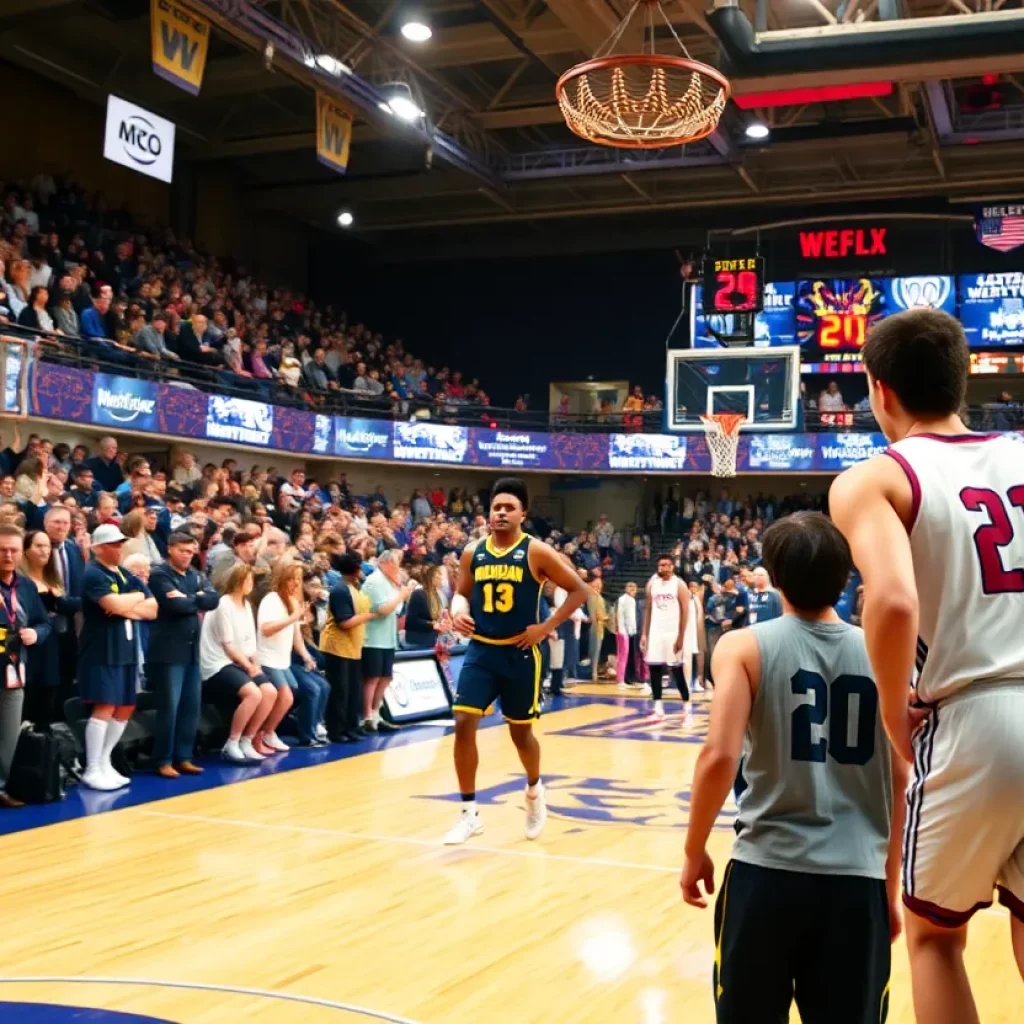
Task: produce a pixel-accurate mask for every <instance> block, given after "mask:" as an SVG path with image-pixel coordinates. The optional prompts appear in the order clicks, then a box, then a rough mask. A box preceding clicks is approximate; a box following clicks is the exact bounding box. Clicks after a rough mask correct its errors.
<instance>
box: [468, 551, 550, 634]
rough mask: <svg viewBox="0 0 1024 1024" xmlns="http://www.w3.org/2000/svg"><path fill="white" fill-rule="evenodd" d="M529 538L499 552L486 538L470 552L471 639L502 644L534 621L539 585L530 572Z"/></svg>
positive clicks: (536, 612)
mask: <svg viewBox="0 0 1024 1024" xmlns="http://www.w3.org/2000/svg"><path fill="white" fill-rule="evenodd" d="M530 543H531V537H530V536H529V535H528V534H525V533H524V534H523V535H522V537H520V538H519V540H518V541H517V542H516V543H515V544H513V545H512V547H510V548H506V549H505V550H501V549H499V548H498V547H496V546H495V544H494V538H493V537H488V538H487V539H486V540H485V541H484V542H483V543H481V544H478V545H477V548H476V550H475V551H474V552H473V594H472V596H471V597H470V600H469V613H470V615H471V616H472V619H473V622H474V624H475V629H474V630H473V639H474V640H482V641H483V642H484V643H488V642H489V643H492V644H503V643H508V642H510V641H511V640H512V639H513V638H514V637H517V636H519V634H520V633H522V632H523V630H525V629H526V627H527V626H532V625H533V624H534V623H536V622H538V621H539V620H538V615H539V606H540V597H541V583H540V581H539V580H538V579H537V578H536V577H535V576H534V575H533V573H532V572H531V571H530V557H529V551H530Z"/></svg>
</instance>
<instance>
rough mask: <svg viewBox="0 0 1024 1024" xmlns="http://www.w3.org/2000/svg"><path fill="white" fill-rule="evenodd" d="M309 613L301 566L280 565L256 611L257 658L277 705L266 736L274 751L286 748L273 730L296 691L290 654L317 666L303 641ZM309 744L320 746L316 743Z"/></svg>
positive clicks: (295, 564) (268, 744) (307, 663)
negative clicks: (276, 693) (274, 690)
mask: <svg viewBox="0 0 1024 1024" xmlns="http://www.w3.org/2000/svg"><path fill="white" fill-rule="evenodd" d="M308 612H309V605H308V604H306V602H305V601H304V600H303V595H302V563H301V562H284V563H279V564H278V566H277V568H276V569H275V571H274V576H273V581H272V583H271V590H270V593H269V594H267V596H266V597H265V598H263V600H262V601H260V606H259V609H258V610H257V612H256V646H257V652H258V654H257V656H258V658H259V662H260V665H262V666H263V671H264V672H265V673H266V674H267V677H268V678H269V679H270V681H271V682H272V683H273V684H274V686H276V687H277V692H278V702H277V704H276V705H275V706H274V711H273V713H272V714H271V716H270V718H269V719H268V720H267V735H266V737H265V740H266V743H267V746H269V747H271V748H273V749H274V750H287V749H288V747H287V746H286V745H285V744H284V743H282V742H281V740H280V739H278V737H277V734H276V732H275V731H274V730H276V729H277V727H278V725H280V724H281V719H282V718H284V716H285V715H286V714H287V713H288V709H289V708H290V707H291V706H292V704H293V703H294V700H295V697H294V693H295V691H296V690H298V688H299V683H298V680H297V679H296V678H295V676H294V674H293V673H292V670H291V664H292V651H295V653H296V654H298V655H299V657H300V658H302V660H303V662H305V664H306V667H307V668H315V667H316V666H315V663H314V662H313V659H312V658H311V657H310V655H309V651H307V650H306V644H305V642H304V641H303V639H302V623H303V621H304V619H305V617H306V615H307V613H308ZM279 712H280V713H279ZM306 738H307V739H308V737H306ZM312 745H319V741H317V743H315V744H312Z"/></svg>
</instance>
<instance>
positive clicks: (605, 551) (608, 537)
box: [594, 516, 615, 563]
mask: <svg viewBox="0 0 1024 1024" xmlns="http://www.w3.org/2000/svg"><path fill="white" fill-rule="evenodd" d="M594 535H595V536H596V538H597V554H598V557H599V558H600V560H601V562H602V563H603V562H604V560H605V559H606V558H607V557H608V556H609V555H610V554H611V548H612V538H613V537H614V536H615V527H614V526H612V524H611V523H610V522H608V517H607V516H601V518H600V519H599V520H598V522H597V527H596V529H595V530H594Z"/></svg>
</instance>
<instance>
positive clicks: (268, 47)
mask: <svg viewBox="0 0 1024 1024" xmlns="http://www.w3.org/2000/svg"><path fill="white" fill-rule="evenodd" d="M275 52H276V51H275V49H274V44H273V43H272V42H271V41H270V40H269V39H268V40H267V41H266V43H265V45H264V47H263V67H264V68H266V70H267V71H273V70H274V54H275Z"/></svg>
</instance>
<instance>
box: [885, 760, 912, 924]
mask: <svg viewBox="0 0 1024 1024" xmlns="http://www.w3.org/2000/svg"><path fill="white" fill-rule="evenodd" d="M890 757H891V759H892V820H891V821H890V822H889V829H890V831H889V855H888V856H887V857H886V860H885V892H886V895H887V896H888V897H889V937H890V938H891V939H892V941H893V942H895V941H896V940H897V939H898V938H899V937H900V932H902V931H903V901H902V899H901V898H900V888H901V874H902V870H903V825H904V823H905V821H906V817H907V801H906V795H907V782H908V779H909V776H910V771H909V768H908V766H907V762H906V761H904V760H903V758H902V757H900V755H899V754H897V753H896V751H895V750H892V751H890Z"/></svg>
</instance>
